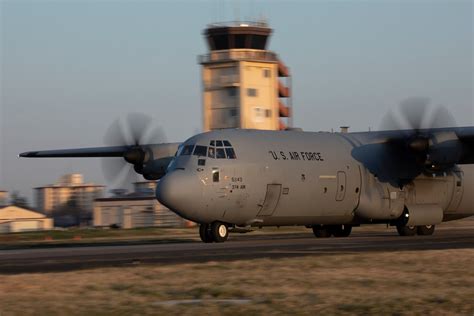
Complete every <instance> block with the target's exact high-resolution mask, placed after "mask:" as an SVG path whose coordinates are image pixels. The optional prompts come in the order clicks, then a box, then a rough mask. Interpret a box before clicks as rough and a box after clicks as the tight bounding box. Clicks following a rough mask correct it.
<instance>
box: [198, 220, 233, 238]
mask: <svg viewBox="0 0 474 316" xmlns="http://www.w3.org/2000/svg"><path fill="white" fill-rule="evenodd" d="M199 236H200V237H201V240H202V241H203V242H205V243H211V242H224V241H226V240H227V238H229V229H228V227H227V225H226V224H224V223H221V222H214V223H212V224H201V225H200V226H199Z"/></svg>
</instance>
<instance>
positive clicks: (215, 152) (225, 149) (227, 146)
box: [196, 140, 237, 159]
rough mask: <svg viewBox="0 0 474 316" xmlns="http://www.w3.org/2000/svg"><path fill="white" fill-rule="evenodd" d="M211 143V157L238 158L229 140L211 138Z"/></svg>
mask: <svg viewBox="0 0 474 316" xmlns="http://www.w3.org/2000/svg"><path fill="white" fill-rule="evenodd" d="M209 144H210V147H209V152H208V154H207V156H208V157H209V158H217V159H226V158H227V159H236V158H237V156H236V154H235V151H234V148H232V145H231V143H230V142H229V141H228V140H211V141H210V142H209ZM216 147H217V148H216ZM196 149H197V148H196Z"/></svg>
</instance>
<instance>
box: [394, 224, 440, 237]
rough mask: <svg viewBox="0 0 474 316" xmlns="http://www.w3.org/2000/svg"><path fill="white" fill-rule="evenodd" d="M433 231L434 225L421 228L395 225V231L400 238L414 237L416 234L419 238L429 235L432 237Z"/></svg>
mask: <svg viewBox="0 0 474 316" xmlns="http://www.w3.org/2000/svg"><path fill="white" fill-rule="evenodd" d="M434 230H435V225H423V226H406V225H397V231H398V234H399V235H400V236H415V235H416V234H418V235H420V236H429V235H433V233H434Z"/></svg>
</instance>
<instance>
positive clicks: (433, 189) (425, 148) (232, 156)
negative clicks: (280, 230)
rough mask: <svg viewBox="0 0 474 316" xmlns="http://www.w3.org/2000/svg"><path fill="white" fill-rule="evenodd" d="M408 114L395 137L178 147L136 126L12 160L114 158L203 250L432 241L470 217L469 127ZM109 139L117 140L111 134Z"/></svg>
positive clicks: (207, 141)
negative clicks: (147, 185)
mask: <svg viewBox="0 0 474 316" xmlns="http://www.w3.org/2000/svg"><path fill="white" fill-rule="evenodd" d="M415 103H416V102H415ZM415 105H416V104H415ZM409 106H410V104H408V103H407V104H406V106H405V108H404V113H403V115H405V122H406V124H405V127H408V128H404V129H394V130H384V131H378V132H358V133H332V132H331V133H330V132H318V133H314V132H303V131H299V130H289V131H263V130H241V129H229V130H216V131H211V132H206V133H202V134H198V135H195V136H193V137H191V138H189V139H188V140H186V141H185V142H184V143H161V144H140V142H139V140H140V138H141V134H140V133H141V132H140V128H143V129H144V128H145V126H144V125H146V124H141V125H140V124H138V126H136V124H135V126H131V127H130V129H129V131H131V134H132V135H131V137H129V139H130V138H132V139H133V142H132V144H128V145H121V146H112V147H100V148H82V149H65V150H48V151H31V152H25V153H22V154H20V156H21V157H31V158H43V157H122V158H123V159H124V160H123V159H120V161H121V162H122V163H124V161H125V162H127V163H129V164H131V165H132V166H133V170H134V171H135V172H137V173H139V174H142V175H143V176H144V177H145V178H146V179H149V180H158V179H160V180H159V182H158V184H157V189H156V198H157V199H158V201H159V202H161V203H162V204H164V205H165V206H167V207H168V208H169V209H170V210H172V211H174V212H176V213H177V214H179V215H180V216H182V217H184V218H186V219H189V220H192V221H194V222H197V223H199V224H200V237H201V239H202V241H204V242H223V241H225V240H227V238H228V234H229V231H237V232H243V231H249V230H250V228H251V227H262V226H288V225H304V226H306V227H308V228H312V229H313V232H314V235H315V236H317V237H321V238H323V237H330V236H336V237H347V236H349V234H350V233H351V230H352V227H354V226H360V225H361V224H380V223H385V224H389V225H392V226H396V228H397V230H398V233H399V234H400V235H402V236H412V235H415V234H418V235H431V234H432V233H433V231H434V228H435V225H436V224H439V223H441V222H443V221H450V220H455V219H460V218H464V217H468V216H471V215H474V194H473V193H474V191H473V188H474V127H445V128H438V127H435V125H436V124H435V123H436V122H438V121H440V120H441V121H442V119H441V118H442V117H443V111H438V113H437V114H436V115H434V116H433V119H432V120H431V123H428V124H425V126H426V125H428V126H427V127H423V124H422V121H425V120H424V119H423V116H425V113H424V111H425V107H424V106H422V107H421V110H419V109H418V110H416V111H415V114H414V113H413V110H412V109H409ZM418 108H420V107H418ZM388 121H391V122H396V121H397V120H395V119H393V117H391V119H389V120H388ZM429 125H431V126H429ZM112 134H115V135H119V134H122V136H120V137H122V138H124V137H123V132H122V131H119V130H117V129H116V128H114V129H112ZM124 164H125V163H124Z"/></svg>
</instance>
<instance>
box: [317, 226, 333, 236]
mask: <svg viewBox="0 0 474 316" xmlns="http://www.w3.org/2000/svg"><path fill="white" fill-rule="evenodd" d="M313 233H314V236H316V237H318V238H329V237H331V229H330V227H328V226H313Z"/></svg>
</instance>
